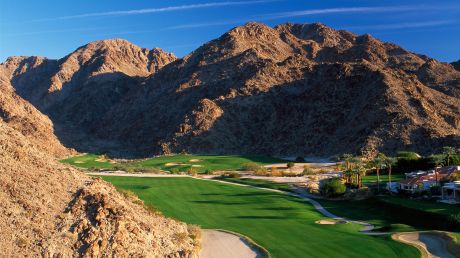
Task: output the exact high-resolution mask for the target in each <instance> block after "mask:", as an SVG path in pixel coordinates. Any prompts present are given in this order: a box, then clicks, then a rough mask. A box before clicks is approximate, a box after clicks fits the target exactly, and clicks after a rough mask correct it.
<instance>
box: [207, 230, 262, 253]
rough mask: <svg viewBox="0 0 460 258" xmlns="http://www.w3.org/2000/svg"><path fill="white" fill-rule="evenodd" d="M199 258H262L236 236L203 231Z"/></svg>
mask: <svg viewBox="0 0 460 258" xmlns="http://www.w3.org/2000/svg"><path fill="white" fill-rule="evenodd" d="M200 257H201V258H255V257H262V256H261V255H260V254H258V253H257V251H255V250H254V249H253V248H251V247H250V246H249V245H248V244H247V243H246V241H245V240H244V239H243V238H242V237H239V236H237V235H234V234H231V233H227V232H222V231H218V230H210V229H205V230H203V236H202V242H201V251H200Z"/></svg>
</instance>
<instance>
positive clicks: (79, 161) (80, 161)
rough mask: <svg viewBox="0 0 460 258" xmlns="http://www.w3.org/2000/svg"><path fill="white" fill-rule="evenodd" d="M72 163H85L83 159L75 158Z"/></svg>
mask: <svg viewBox="0 0 460 258" xmlns="http://www.w3.org/2000/svg"><path fill="white" fill-rule="evenodd" d="M73 163H77V164H82V163H85V161H83V160H76V161H74V162H73Z"/></svg>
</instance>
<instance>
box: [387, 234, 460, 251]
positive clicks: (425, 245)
mask: <svg viewBox="0 0 460 258" xmlns="http://www.w3.org/2000/svg"><path fill="white" fill-rule="evenodd" d="M392 237H393V239H395V240H398V241H400V242H403V243H406V244H410V245H413V246H415V247H417V249H419V250H420V251H421V252H422V254H423V255H422V257H429V258H437V257H442V258H454V257H455V255H454V254H452V253H451V252H450V251H449V250H448V246H451V247H452V246H453V247H455V245H456V244H455V245H452V243H449V242H452V240H450V239H449V237H448V235H447V233H445V232H437V231H434V232H429V231H428V232H407V233H398V234H394V235H393V236H392Z"/></svg>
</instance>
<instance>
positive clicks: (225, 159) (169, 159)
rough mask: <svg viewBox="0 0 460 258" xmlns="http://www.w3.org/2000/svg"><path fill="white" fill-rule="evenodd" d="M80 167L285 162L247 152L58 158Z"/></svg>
mask: <svg viewBox="0 0 460 258" xmlns="http://www.w3.org/2000/svg"><path fill="white" fill-rule="evenodd" d="M61 162H62V163H66V164H70V165H73V166H75V167H78V168H84V169H107V170H110V169H112V170H113V169H122V170H127V169H129V168H131V169H156V170H163V171H170V172H185V171H187V170H189V169H193V170H195V171H196V172H198V173H203V172H206V171H216V170H221V171H222V170H239V169H241V168H242V165H243V164H246V163H256V164H259V165H266V164H272V163H278V162H285V161H283V160H281V159H278V158H273V157H268V156H250V155H249V156H248V155H185V154H182V155H171V156H160V157H153V158H147V159H139V160H123V161H121V160H116V159H110V158H108V157H106V156H105V155H96V154H85V155H79V156H74V157H71V158H68V159H64V160H61Z"/></svg>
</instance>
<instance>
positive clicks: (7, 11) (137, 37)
mask: <svg viewBox="0 0 460 258" xmlns="http://www.w3.org/2000/svg"><path fill="white" fill-rule="evenodd" d="M248 21H258V22H264V23H266V24H268V25H270V26H274V25H276V24H279V23H285V22H293V23H311V22H321V23H324V24H326V25H328V26H331V27H333V28H336V29H347V30H351V31H353V32H355V33H358V34H363V33H370V34H372V35H374V36H375V37H377V38H379V39H381V40H384V41H388V42H393V43H396V44H398V45H401V46H403V47H404V48H406V49H408V50H410V51H413V52H416V53H420V54H426V55H428V56H431V57H434V58H437V59H439V60H441V61H447V62H450V61H454V60H458V59H460V1H459V0H437V1H433V0H417V1H415V0H405V1H404V0H399V1H397V0H389V1H385V0H380V1H377V0H367V1H364V0H334V1H327V0H322V1H321V0H316V1H313V0H310V1H309V0H305V1H301V0H292V1H290V0H235V1H233V0H225V1H219V0H200V1H179V0H165V1H159V0H157V1H154V0H137V1H114V0H112V1H108V0H98V1H90V0H80V1H63V0H60V1H47V0H42V1H38V0H37V1H30V0H29V1H25V0H14V1H7V0H0V62H2V61H4V60H5V59H6V58H7V57H8V56H12V55H27V56H28V55H39V56H46V57H49V58H61V57H63V56H64V55H66V54H68V53H70V52H72V51H73V50H75V49H76V48H77V47H79V46H81V45H84V44H86V43H88V42H90V41H94V40H100V39H109V38H124V39H127V40H129V41H131V42H133V43H134V44H136V45H138V46H141V47H146V48H153V47H160V48H162V49H165V50H167V51H170V52H174V53H175V54H176V55H178V56H184V55H186V54H188V53H189V52H191V51H192V50H194V49H195V48H197V47H199V46H200V45H202V44H203V43H205V42H207V41H209V40H211V39H214V38H216V37H218V36H220V35H221V34H223V33H224V32H225V31H227V30H229V29H231V28H233V27H235V26H238V25H242V24H244V23H246V22H248Z"/></svg>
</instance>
